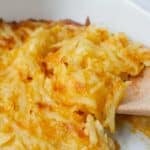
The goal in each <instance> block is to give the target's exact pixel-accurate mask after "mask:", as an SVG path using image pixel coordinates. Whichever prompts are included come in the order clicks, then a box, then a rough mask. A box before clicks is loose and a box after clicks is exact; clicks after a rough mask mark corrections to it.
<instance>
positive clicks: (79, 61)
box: [0, 20, 150, 150]
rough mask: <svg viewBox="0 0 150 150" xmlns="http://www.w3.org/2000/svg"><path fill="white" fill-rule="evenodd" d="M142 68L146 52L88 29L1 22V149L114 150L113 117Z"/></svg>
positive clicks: (121, 37) (148, 57) (148, 61)
mask: <svg viewBox="0 0 150 150" xmlns="http://www.w3.org/2000/svg"><path fill="white" fill-rule="evenodd" d="M145 66H150V53H149V52H148V50H147V49H146V48H144V47H143V46H142V45H139V44H135V43H133V42H131V41H130V40H128V38H127V37H126V35H125V34H123V33H119V34H112V33H110V32H108V31H107V30H106V29H103V28H98V27H96V26H93V25H89V22H87V24H86V25H80V24H78V23H75V22H72V21H70V20H65V21H58V22H52V21H34V20H27V21H22V22H18V23H16V22H11V23H6V22H4V21H1V22H0V149H1V150H8V149H11V150H26V149H28V150H53V149H54V150H57V149H58V150H69V149H70V150H109V149H110V150H113V149H116V144H115V142H114V141H113V139H111V138H110V137H109V135H108V134H107V133H108V132H110V133H113V132H114V131H115V110H116V108H117V106H118V104H119V103H120V101H121V99H122V97H123V95H124V91H125V89H126V87H127V86H128V77H132V76H137V75H138V74H139V73H140V72H141V71H142V70H143V68H144V67H145ZM106 130H107V132H106Z"/></svg>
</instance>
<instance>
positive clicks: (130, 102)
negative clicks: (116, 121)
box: [117, 67, 150, 116]
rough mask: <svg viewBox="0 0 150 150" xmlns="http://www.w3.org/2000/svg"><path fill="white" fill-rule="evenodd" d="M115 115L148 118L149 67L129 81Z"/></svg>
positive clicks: (149, 100) (149, 105) (149, 108)
mask: <svg viewBox="0 0 150 150" xmlns="http://www.w3.org/2000/svg"><path fill="white" fill-rule="evenodd" d="M117 113H118V114H131V115H143V116H150V67H148V68H146V69H145V70H144V71H143V73H141V75H140V76H138V77H136V78H134V79H132V80H131V84H130V85H129V87H128V88H127V91H126V94H125V97H124V100H123V101H122V103H121V104H120V105H119V107H118V109H117Z"/></svg>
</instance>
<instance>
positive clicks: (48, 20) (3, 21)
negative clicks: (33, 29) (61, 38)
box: [0, 17, 91, 26]
mask: <svg viewBox="0 0 150 150" xmlns="http://www.w3.org/2000/svg"><path fill="white" fill-rule="evenodd" d="M26 22H41V23H42V22H43V23H49V24H50V23H53V22H60V23H63V24H67V25H75V26H89V25H90V24H91V21H90V18H89V17H87V18H86V20H85V23H84V24H82V23H79V22H77V21H74V20H72V19H62V20H57V21H56V20H50V19H33V18H29V19H25V20H20V21H5V20H4V19H2V18H0V24H2V23H7V24H10V25H20V24H22V23H26Z"/></svg>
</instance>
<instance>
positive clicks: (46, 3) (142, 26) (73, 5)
mask: <svg viewBox="0 0 150 150" xmlns="http://www.w3.org/2000/svg"><path fill="white" fill-rule="evenodd" d="M87 16H89V17H90V19H91V21H92V23H95V24H97V25H99V26H105V27H108V28H109V29H110V30H112V31H117V32H119V31H123V32H126V33H127V35H128V36H129V37H131V38H132V39H133V40H135V41H140V42H143V43H144V44H145V45H149V46H150V15H149V14H148V13H147V12H145V11H143V10H142V9H141V8H140V7H136V5H134V4H133V3H132V2H131V1H129V0H0V17H2V18H4V19H7V20H23V19H27V18H37V19H64V18H72V19H74V20H77V21H81V22H84V20H85V18H86V17H87ZM116 137H117V138H118V140H119V142H120V143H121V148H122V150H150V139H148V138H146V137H145V136H143V135H140V134H132V133H131V132H130V130H129V128H127V127H125V128H122V129H120V130H119V131H118V132H117V134H116Z"/></svg>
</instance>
